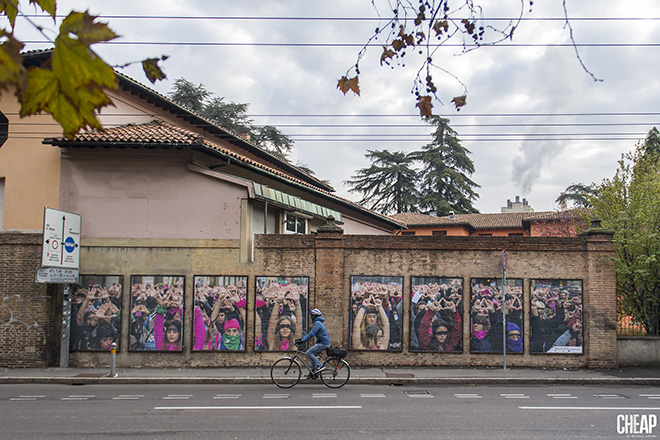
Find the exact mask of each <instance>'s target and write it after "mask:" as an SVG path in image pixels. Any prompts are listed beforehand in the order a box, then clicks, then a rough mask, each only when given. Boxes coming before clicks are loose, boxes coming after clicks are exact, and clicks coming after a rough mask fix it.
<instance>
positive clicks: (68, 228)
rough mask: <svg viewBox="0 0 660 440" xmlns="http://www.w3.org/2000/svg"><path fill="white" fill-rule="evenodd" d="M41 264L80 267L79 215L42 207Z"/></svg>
mask: <svg viewBox="0 0 660 440" xmlns="http://www.w3.org/2000/svg"><path fill="white" fill-rule="evenodd" d="M41 265H42V266H45V267H63V268H75V269H78V268H79V267H80V215H78V214H72V213H70V212H64V211H59V210H57V209H52V208H45V209H44V236H43V243H42V251H41Z"/></svg>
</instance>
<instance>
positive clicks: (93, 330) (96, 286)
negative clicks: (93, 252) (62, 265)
mask: <svg viewBox="0 0 660 440" xmlns="http://www.w3.org/2000/svg"><path fill="white" fill-rule="evenodd" d="M122 289H123V277H122V276H117V275H81V277H80V283H79V284H78V285H77V286H75V287H74V288H73V296H72V297H71V338H70V339H69V350H70V351H110V349H111V346H112V343H113V342H116V343H117V347H119V330H120V328H121V325H120V324H121V319H120V317H121V298H122Z"/></svg>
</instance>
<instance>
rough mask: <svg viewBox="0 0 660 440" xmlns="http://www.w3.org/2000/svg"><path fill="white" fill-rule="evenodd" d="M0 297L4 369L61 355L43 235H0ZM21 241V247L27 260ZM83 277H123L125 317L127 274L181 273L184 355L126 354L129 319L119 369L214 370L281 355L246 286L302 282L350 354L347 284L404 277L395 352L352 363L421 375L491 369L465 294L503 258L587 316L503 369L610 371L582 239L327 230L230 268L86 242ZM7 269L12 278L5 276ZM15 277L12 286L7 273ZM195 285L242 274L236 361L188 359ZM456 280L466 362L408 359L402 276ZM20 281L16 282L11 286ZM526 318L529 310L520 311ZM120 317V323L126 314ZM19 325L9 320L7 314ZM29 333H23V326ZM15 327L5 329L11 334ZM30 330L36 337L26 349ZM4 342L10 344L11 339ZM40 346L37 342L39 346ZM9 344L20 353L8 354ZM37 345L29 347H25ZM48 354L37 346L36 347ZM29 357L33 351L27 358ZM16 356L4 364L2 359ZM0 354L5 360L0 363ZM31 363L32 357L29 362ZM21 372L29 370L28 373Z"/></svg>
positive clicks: (594, 256)
mask: <svg viewBox="0 0 660 440" xmlns="http://www.w3.org/2000/svg"><path fill="white" fill-rule="evenodd" d="M0 237H1V238H0V240H2V241H1V242H0V246H1V248H0V249H1V250H2V253H1V254H0V268H1V269H2V275H0V293H2V297H3V309H2V310H0V312H1V313H2V314H0V318H2V319H1V320H0V324H2V325H3V333H2V338H3V339H2V346H0V352H2V355H3V356H2V359H3V361H4V362H3V364H4V365H5V366H12V365H14V364H19V363H21V362H22V363H24V364H25V363H26V361H28V360H31V362H33V364H34V365H37V363H36V361H35V359H34V358H35V357H36V356H35V355H36V353H39V354H41V358H40V361H41V363H49V362H50V363H51V364H52V362H54V360H55V358H56V356H55V353H58V352H59V347H57V344H55V343H54V342H53V341H56V340H57V339H53V337H52V335H51V334H52V333H53V329H54V328H58V327H57V325H56V322H57V321H58V320H59V319H61V316H60V315H61V312H57V311H56V310H55V307H54V306H53V304H52V300H51V299H50V297H49V296H48V295H47V294H46V289H45V286H43V285H38V284H35V283H34V282H33V281H32V280H33V279H34V269H35V268H36V266H38V264H39V259H38V255H39V244H40V242H39V239H40V237H32V236H31V237H29V239H28V237H25V236H21V235H15V236H14V235H7V234H0ZM25 241H28V242H29V245H30V246H28V247H27V249H30V252H28V253H27V254H21V252H26V251H25V248H26V246H25V244H26V243H25ZM82 244H83V247H82V250H81V265H82V267H81V273H82V274H90V275H91V274H96V275H101V274H107V275H122V276H123V277H124V292H123V296H124V298H123V309H124V310H128V308H129V304H130V286H129V284H130V283H129V280H130V276H131V275H138V274H139V275H146V274H154V275H156V274H161V275H183V276H185V277H186V279H185V292H186V295H185V310H184V349H183V352H182V353H153V352H129V351H128V343H127V342H126V341H128V333H129V322H128V319H123V320H122V322H121V340H120V349H119V352H118V356H117V365H118V366H120V367H121V366H125V367H129V366H138V365H142V366H158V367H177V366H192V367H215V366H239V365H245V366H264V367H266V366H269V365H270V363H272V362H273V360H275V359H277V358H278V357H280V356H281V353H276V352H271V353H268V352H266V353H264V352H260V353H255V352H254V308H253V306H252V304H254V298H255V288H254V281H255V278H256V277H258V276H306V277H309V291H310V306H311V307H318V308H321V309H322V310H323V311H324V315H325V316H326V324H327V326H328V329H329V331H330V334H331V337H332V340H333V345H338V346H343V347H349V337H350V331H349V307H350V280H351V276H353V275H376V276H401V277H403V280H404V281H403V282H404V284H403V294H404V295H403V315H402V320H403V325H402V331H403V335H402V340H403V348H402V351H400V352H374V351H369V352H367V351H352V352H351V353H350V354H349V360H350V362H351V364H353V365H356V366H359V365H392V366H394V365H423V366H443V365H447V366H449V365H451V366H458V365H460V366H485V365H488V366H498V365H501V364H502V355H501V354H473V353H470V349H469V339H470V338H469V335H470V323H469V291H470V288H469V285H470V279H471V278H497V277H499V276H501V251H502V250H503V249H506V251H507V255H508V265H509V268H508V270H507V277H508V278H521V279H523V283H524V285H523V289H524V292H525V296H526V298H527V293H528V292H529V291H530V280H532V279H539V278H541V279H579V280H582V281H583V305H584V308H585V318H584V321H585V341H584V347H583V354H580V355H575V354H574V355H566V354H564V355H560V354H542V355H532V354H530V342H529V341H530V328H529V327H530V324H529V319H526V320H525V326H524V327H525V328H524V329H523V331H524V335H525V350H524V354H517V355H509V356H507V365H508V366H538V367H540V366H547V367H575V368H577V367H608V366H609V367H612V366H615V365H616V362H617V345H616V331H615V326H614V323H615V322H616V310H615V291H614V289H615V279H614V272H613V268H612V266H611V263H608V262H607V259H606V257H607V256H608V255H611V254H612V253H613V251H614V246H613V243H612V241H611V236H610V235H607V234H599V233H594V234H585V235H582V236H580V237H572V238H567V237H452V236H448V237H447V236H437V237H432V236H431V237H421V236H404V237H402V236H364V235H359V236H358V235H355V236H353V235H344V234H343V233H342V231H341V229H337V228H336V227H334V226H332V225H329V226H328V228H321V229H320V230H319V232H318V233H317V234H314V235H306V236H300V235H265V236H264V235H262V236H258V237H257V240H256V247H255V260H254V262H252V263H241V262H240V261H239V257H238V255H239V251H240V249H239V243H238V241H237V240H182V239H172V240H155V239H140V240H131V239H102V238H86V239H83V243H82ZM10 264H12V265H13V266H11V272H12V274H13V275H12V276H7V271H8V270H9V268H10V266H9V265H10ZM19 273H20V274H22V275H21V276H18V277H17V276H16V274H19ZM195 275H240V276H247V277H248V313H247V334H246V339H247V344H246V352H244V353H227V352H193V351H192V349H191V348H192V333H193V332H192V317H193V311H192V307H191V305H192V304H193V279H194V276H195ZM413 276H423V277H424V276H425V277H456V278H461V279H462V280H463V286H464V288H463V289H464V310H462V316H463V335H464V336H463V347H464V348H463V350H464V351H463V353H452V354H449V353H447V354H441V353H417V352H411V351H409V347H408V340H409V334H410V292H411V285H410V283H411V277H413ZM18 280H22V281H20V282H19V281H18ZM9 303H11V304H12V308H11V310H12V311H15V310H19V311H20V314H21V316H23V317H26V316H29V319H28V318H24V319H23V320H25V321H27V324H26V325H24V326H23V325H22V324H20V325H19V322H18V321H16V320H14V321H11V323H12V325H13V326H14V327H19V330H20V329H21V328H22V327H25V331H26V332H27V333H28V334H26V335H25V336H22V337H21V336H12V335H14V333H12V332H9V335H10V336H6V335H7V334H8V333H7V332H6V331H5V327H6V324H5V323H7V322H8V321H10V320H11V318H10V316H11V315H9V314H8V312H9V308H8V307H6V306H5V304H9ZM524 313H525V316H529V313H530V304H529V301H528V300H525V301H524ZM127 315H128V314H127V313H124V314H123V316H127ZM14 316H16V314H15V315H14ZM31 325H32V326H31ZM14 327H12V331H13V329H14ZM34 329H39V331H38V332H37V333H38V334H39V335H41V332H42V331H43V333H44V335H46V336H45V337H44V338H41V339H40V341H39V343H35V342H34V341H33V339H34V336H33V335H34V333H35V331H36V330H35V331H33V333H32V334H31V335H30V334H29V333H30V330H34ZM12 337H13V339H12ZM41 340H43V343H41ZM7 344H17V345H16V346H14V347H8V346H7ZM32 346H34V349H32V348H31V347H32ZM46 346H47V347H48V348H45V347H46ZM30 350H34V351H30ZM10 352H11V353H14V354H15V355H14V356H13V357H9V354H10ZM5 353H6V354H5ZM27 353H32V355H33V356H32V358H30V356H27ZM69 362H70V365H71V366H104V365H109V362H110V357H109V355H108V354H107V353H90V352H73V353H71V354H70V359H69ZM26 365H27V364H26Z"/></svg>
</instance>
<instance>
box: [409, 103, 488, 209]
mask: <svg viewBox="0 0 660 440" xmlns="http://www.w3.org/2000/svg"><path fill="white" fill-rule="evenodd" d="M429 122H430V123H431V124H432V125H434V126H435V127H436V129H435V132H434V134H433V142H431V143H430V144H428V145H425V146H424V147H423V150H422V151H421V152H420V153H419V158H420V159H421V161H422V162H423V164H424V168H423V169H422V178H421V185H422V193H423V194H424V195H423V196H422V197H421V199H420V202H419V204H420V208H421V209H422V210H424V211H432V212H436V213H438V215H448V214H449V213H450V211H454V212H455V213H462V214H469V213H476V212H479V211H478V210H477V209H476V208H475V207H474V206H472V202H473V201H475V200H476V199H477V197H478V195H477V193H476V192H475V190H474V188H478V187H479V185H477V184H476V183H475V182H474V181H472V180H471V179H470V178H469V177H468V176H470V175H472V174H473V173H474V163H473V162H472V159H470V157H469V156H468V155H469V154H470V151H469V150H468V149H467V148H465V147H463V146H462V145H461V142H460V140H459V139H458V138H457V137H456V135H457V133H456V132H455V131H454V130H453V129H452V128H451V127H450V126H449V120H448V119H443V118H440V117H437V116H434V117H432V118H431V119H430V120H429Z"/></svg>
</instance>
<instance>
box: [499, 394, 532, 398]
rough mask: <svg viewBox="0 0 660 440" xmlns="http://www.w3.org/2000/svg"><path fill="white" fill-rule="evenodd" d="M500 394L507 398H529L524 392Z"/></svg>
mask: <svg viewBox="0 0 660 440" xmlns="http://www.w3.org/2000/svg"><path fill="white" fill-rule="evenodd" d="M500 396H502V397H504V398H505V399H529V396H525V395H524V394H500Z"/></svg>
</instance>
